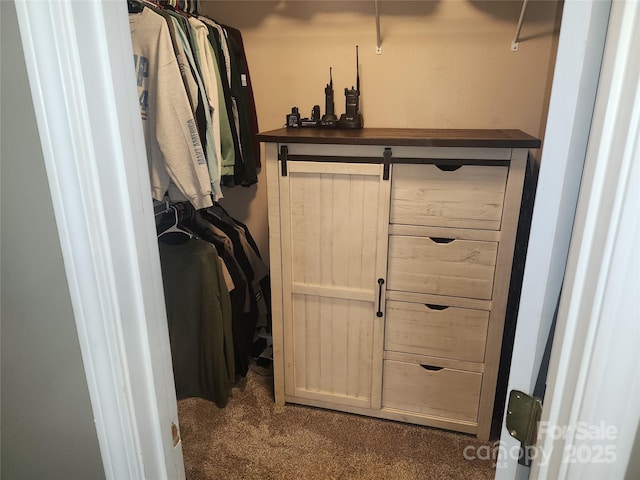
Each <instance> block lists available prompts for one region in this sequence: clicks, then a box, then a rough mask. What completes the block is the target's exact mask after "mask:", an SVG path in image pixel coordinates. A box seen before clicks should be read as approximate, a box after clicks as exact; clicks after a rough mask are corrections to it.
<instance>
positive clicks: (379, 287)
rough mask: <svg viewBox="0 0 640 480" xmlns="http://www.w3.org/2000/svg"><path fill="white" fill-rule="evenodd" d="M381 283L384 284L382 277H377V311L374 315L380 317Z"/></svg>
mask: <svg viewBox="0 0 640 480" xmlns="http://www.w3.org/2000/svg"><path fill="white" fill-rule="evenodd" d="M382 285H384V278H379V279H378V311H377V312H376V317H378V318H380V317H381V316H382Z"/></svg>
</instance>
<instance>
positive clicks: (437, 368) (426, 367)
mask: <svg viewBox="0 0 640 480" xmlns="http://www.w3.org/2000/svg"><path fill="white" fill-rule="evenodd" d="M420 366H421V367H422V368H424V369H425V370H429V371H430V372H439V371H440V370H442V369H443V368H444V367H435V366H433V365H423V364H420Z"/></svg>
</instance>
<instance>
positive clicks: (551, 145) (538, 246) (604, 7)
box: [495, 0, 611, 480]
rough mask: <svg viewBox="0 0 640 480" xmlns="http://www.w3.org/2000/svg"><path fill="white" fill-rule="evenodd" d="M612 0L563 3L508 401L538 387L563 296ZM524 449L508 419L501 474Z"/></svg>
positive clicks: (522, 473)
mask: <svg viewBox="0 0 640 480" xmlns="http://www.w3.org/2000/svg"><path fill="white" fill-rule="evenodd" d="M610 6H611V2H610V1H608V0H594V1H583V0H568V1H566V2H565V4H564V9H563V14H562V26H561V29H560V40H559V43H558V53H557V57H556V67H555V72H554V79H553V86H552V90H551V99H550V103H549V115H548V120H547V127H546V132H545V137H544V145H543V150H542V160H541V166H540V173H539V177H538V186H537V191H536V200H535V204H534V210H533V216H532V220H531V232H530V236H529V247H528V252H527V260H526V263H525V271H524V277H523V281H522V294H521V298H520V307H519V312H518V320H517V324H516V333H515V339H514V346H513V354H512V359H511V370H510V374H509V382H508V386H507V395H506V399H505V405H507V402H508V400H509V392H510V391H511V390H521V391H523V392H526V393H533V388H534V386H535V383H536V378H537V375H538V370H539V369H540V364H541V360H542V354H543V352H544V347H545V344H546V341H547V336H548V334H549V330H550V327H551V322H552V319H553V316H554V313H555V311H556V305H557V302H558V299H559V297H560V290H561V287H562V281H563V278H564V270H565V266H566V262H567V254H568V251H569V242H570V239H571V231H572V226H573V218H574V215H575V208H576V203H577V199H578V191H579V188H580V180H581V177H582V170H583V165H584V159H585V153H586V150H587V142H588V140H589V132H590V128H591V118H592V112H593V107H594V104H595V98H596V91H597V88H598V79H599V76H600V65H601V60H602V53H603V50H604V43H605V38H606V33H607V25H608V17H609V9H610ZM506 411H507V409H506V408H505V415H506ZM519 451H520V442H519V441H517V440H516V439H515V438H513V437H511V436H510V435H509V432H508V431H507V429H506V426H505V422H504V419H503V424H502V433H501V436H500V442H499V448H498V449H497V458H496V460H497V468H496V476H495V478H496V480H511V479H513V478H518V479H522V478H527V477H528V475H529V468H528V467H523V466H521V465H519V464H518V453H519Z"/></svg>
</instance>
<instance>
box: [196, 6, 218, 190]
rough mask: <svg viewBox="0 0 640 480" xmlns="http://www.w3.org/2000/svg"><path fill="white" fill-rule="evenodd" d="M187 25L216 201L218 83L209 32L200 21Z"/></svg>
mask: <svg viewBox="0 0 640 480" xmlns="http://www.w3.org/2000/svg"><path fill="white" fill-rule="evenodd" d="M189 25H190V26H191V29H192V30H191V31H192V33H193V35H192V40H193V43H194V45H195V47H196V48H195V50H196V57H197V60H198V64H199V65H200V72H201V74H202V80H203V83H204V88H205V90H206V93H207V98H208V99H209V107H210V112H211V121H212V138H211V139H207V141H208V142H209V141H211V142H212V145H213V147H214V151H215V161H214V160H212V159H209V171H210V174H211V185H212V188H213V192H214V195H215V196H216V200H217V199H218V198H222V189H221V188H220V171H221V170H222V152H221V145H220V105H219V103H220V102H219V98H218V83H217V77H216V72H215V69H216V64H215V60H214V58H213V55H212V52H211V45H210V44H209V40H208V38H207V36H208V33H209V30H208V29H207V27H206V25H205V24H204V23H202V22H201V21H199V20H197V19H195V18H193V17H189Z"/></svg>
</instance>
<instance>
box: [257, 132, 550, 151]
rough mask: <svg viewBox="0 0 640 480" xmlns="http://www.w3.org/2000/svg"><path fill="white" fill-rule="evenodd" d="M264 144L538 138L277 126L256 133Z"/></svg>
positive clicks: (513, 144) (496, 143)
mask: <svg viewBox="0 0 640 480" xmlns="http://www.w3.org/2000/svg"><path fill="white" fill-rule="evenodd" d="M258 140H260V141H261V142H266V143H330V144H338V145H383V146H384V145H402V146H410V147H494V148H540V140H539V139H537V138H535V137H532V136H531V135H528V134H526V133H524V132H522V131H520V130H509V129H506V130H503V129H486V130H482V129H431V128H362V129H353V130H349V129H345V130H342V129H335V128H309V127H303V128H279V129H277V130H271V131H268V132H262V133H259V134H258Z"/></svg>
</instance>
